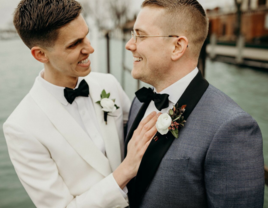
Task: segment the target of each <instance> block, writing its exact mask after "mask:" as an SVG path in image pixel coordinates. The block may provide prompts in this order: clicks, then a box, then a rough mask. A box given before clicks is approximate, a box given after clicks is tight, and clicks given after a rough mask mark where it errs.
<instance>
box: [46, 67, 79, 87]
mask: <svg viewBox="0 0 268 208" xmlns="http://www.w3.org/2000/svg"><path fill="white" fill-rule="evenodd" d="M42 77H43V78H44V79H45V80H46V81H48V82H50V83H51V84H54V85H56V86H60V87H68V88H71V89H74V88H75V86H76V84H77V81H78V77H71V76H66V75H62V74H61V73H56V72H55V71H53V72H52V71H51V70H49V69H47V68H46V67H45V70H44V73H43V76H42Z"/></svg>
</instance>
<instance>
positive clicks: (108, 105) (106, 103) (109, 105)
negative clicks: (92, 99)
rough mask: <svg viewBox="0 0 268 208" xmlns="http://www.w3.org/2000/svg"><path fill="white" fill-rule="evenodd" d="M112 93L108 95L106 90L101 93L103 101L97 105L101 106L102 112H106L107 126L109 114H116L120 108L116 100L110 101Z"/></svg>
mask: <svg viewBox="0 0 268 208" xmlns="http://www.w3.org/2000/svg"><path fill="white" fill-rule="evenodd" d="M110 95H111V93H106V91H105V90H102V92H101V95H100V97H101V100H99V101H97V102H96V103H97V104H99V105H100V106H101V109H102V111H103V112H104V121H105V123H106V124H107V117H108V114H109V113H113V112H115V111H116V110H117V109H119V107H118V106H117V105H116V104H115V99H110Z"/></svg>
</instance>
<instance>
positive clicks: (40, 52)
mask: <svg viewBox="0 0 268 208" xmlns="http://www.w3.org/2000/svg"><path fill="white" fill-rule="evenodd" d="M31 53H32V56H33V57H34V58H35V59H36V60H37V61H39V62H41V63H47V62H48V57H47V55H46V52H45V50H44V49H42V48H40V47H38V46H34V47H32V49H31Z"/></svg>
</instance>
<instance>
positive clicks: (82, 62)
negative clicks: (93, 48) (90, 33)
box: [78, 58, 89, 64]
mask: <svg viewBox="0 0 268 208" xmlns="http://www.w3.org/2000/svg"><path fill="white" fill-rule="evenodd" d="M88 61H89V59H88V58H87V59H85V60H83V61H80V62H78V63H79V64H85V63H87V62H88Z"/></svg>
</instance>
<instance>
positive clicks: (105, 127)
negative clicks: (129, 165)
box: [86, 75, 122, 171]
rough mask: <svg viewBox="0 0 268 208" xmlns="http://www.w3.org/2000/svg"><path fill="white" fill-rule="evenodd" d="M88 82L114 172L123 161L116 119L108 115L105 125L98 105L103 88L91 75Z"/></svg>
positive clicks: (87, 79) (107, 90)
mask: <svg viewBox="0 0 268 208" xmlns="http://www.w3.org/2000/svg"><path fill="white" fill-rule="evenodd" d="M86 81H87V83H88V85H89V91H90V97H91V98H92V101H93V105H94V108H95V112H96V116H97V120H98V123H99V126H100V129H101V132H100V133H101V135H102V138H103V140H104V143H105V149H106V154H107V158H108V160H109V162H110V165H111V168H112V170H113V171H114V170H115V169H116V168H117V167H118V166H119V165H120V163H121V160H122V158H121V149H120V142H119V136H118V132H117V128H116V124H115V118H114V117H112V116H109V115H108V117H107V124H106V123H105V121H104V112H103V111H102V109H101V107H100V105H99V104H97V103H96V102H97V101H99V100H100V99H101V98H100V95H101V92H102V90H103V88H101V86H100V85H99V83H98V82H96V80H94V79H93V78H91V77H90V75H89V76H88V77H87V78H86ZM105 90H106V92H107V93H108V92H109V89H105ZM111 98H113V93H111Z"/></svg>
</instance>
